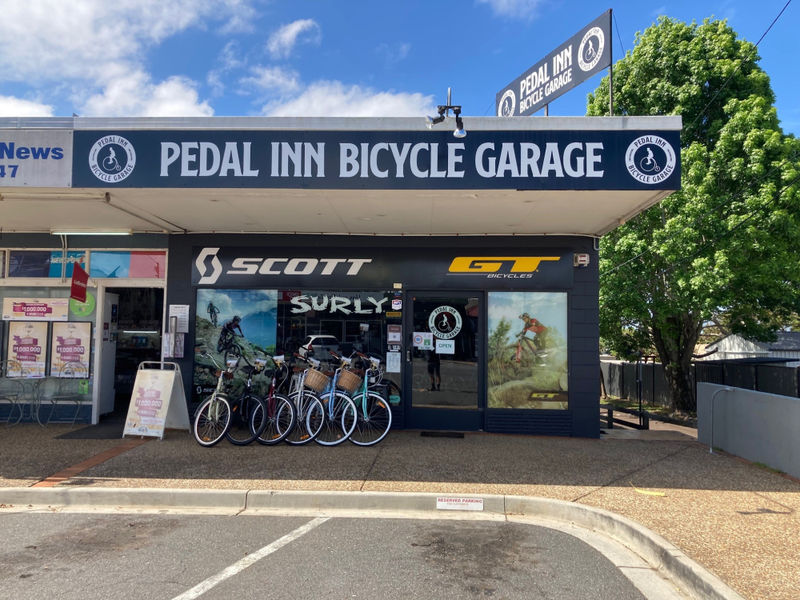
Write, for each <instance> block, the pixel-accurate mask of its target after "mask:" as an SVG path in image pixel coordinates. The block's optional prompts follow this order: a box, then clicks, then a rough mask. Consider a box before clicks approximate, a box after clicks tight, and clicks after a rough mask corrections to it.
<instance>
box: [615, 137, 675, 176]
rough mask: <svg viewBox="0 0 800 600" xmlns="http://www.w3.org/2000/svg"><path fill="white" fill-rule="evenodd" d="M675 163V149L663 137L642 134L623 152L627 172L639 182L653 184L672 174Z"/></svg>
mask: <svg viewBox="0 0 800 600" xmlns="http://www.w3.org/2000/svg"><path fill="white" fill-rule="evenodd" d="M676 164H677V161H676V158H675V150H674V149H673V148H672V145H671V144H670V143H669V142H667V141H666V140H665V139H664V138H661V137H658V136H655V135H643V136H641V137H639V138H637V139H635V140H634V141H633V142H631V144H630V145H629V146H628V149H627V151H626V152H625V166H626V167H627V170H628V174H629V175H630V176H631V177H633V178H634V179H636V180H637V181H640V182H641V183H646V184H654V183H658V182H659V181H664V180H665V179H667V178H668V177H669V176H670V175H672V173H673V171H674V170H675V166H676Z"/></svg>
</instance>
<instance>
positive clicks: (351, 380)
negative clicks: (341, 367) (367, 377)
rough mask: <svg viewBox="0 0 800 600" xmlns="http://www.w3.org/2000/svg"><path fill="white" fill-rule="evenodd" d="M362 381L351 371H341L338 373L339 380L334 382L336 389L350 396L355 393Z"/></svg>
mask: <svg viewBox="0 0 800 600" xmlns="http://www.w3.org/2000/svg"><path fill="white" fill-rule="evenodd" d="M363 381H364V380H363V379H361V377H359V376H358V375H356V374H355V373H353V372H352V371H342V372H341V373H339V379H337V380H336V387H337V388H339V389H340V390H344V391H345V392H348V393H350V394H352V393H353V392H355V391H356V390H357V389H358V388H359V387H360V386H361V383H362V382H363Z"/></svg>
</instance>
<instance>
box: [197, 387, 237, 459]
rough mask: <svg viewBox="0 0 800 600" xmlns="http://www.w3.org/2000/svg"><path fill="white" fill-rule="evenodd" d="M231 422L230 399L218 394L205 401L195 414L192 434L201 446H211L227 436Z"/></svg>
mask: <svg viewBox="0 0 800 600" xmlns="http://www.w3.org/2000/svg"><path fill="white" fill-rule="evenodd" d="M230 422H231V405H230V403H229V402H228V399H227V398H226V397H225V396H223V395H221V394H217V395H215V396H211V397H210V398H208V399H206V400H204V401H203V403H202V404H200V407H199V408H198V409H197V412H196V413H195V416H194V425H193V427H192V434H193V435H194V439H195V441H197V443H198V444H200V445H201V446H204V447H206V448H210V447H211V446H214V445H215V444H218V443H219V442H220V440H221V439H222V438H223V437H225V431H227V429H228V426H229V425H230Z"/></svg>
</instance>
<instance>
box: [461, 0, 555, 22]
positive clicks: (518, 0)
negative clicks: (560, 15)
mask: <svg viewBox="0 0 800 600" xmlns="http://www.w3.org/2000/svg"><path fill="white" fill-rule="evenodd" d="M477 2H478V4H488V5H489V6H490V7H491V8H492V12H494V14H496V15H498V16H500V17H516V18H523V19H532V18H533V17H535V16H536V13H537V12H538V10H537V9H538V8H539V6H540V5H541V4H542V3H543V0H477Z"/></svg>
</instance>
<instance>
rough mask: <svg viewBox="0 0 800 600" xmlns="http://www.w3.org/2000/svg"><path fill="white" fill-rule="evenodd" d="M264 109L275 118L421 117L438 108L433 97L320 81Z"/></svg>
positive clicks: (266, 113) (265, 112)
mask: <svg viewBox="0 0 800 600" xmlns="http://www.w3.org/2000/svg"><path fill="white" fill-rule="evenodd" d="M263 112H264V114H265V115H268V116H273V117H387V116H392V117H418V116H422V115H426V114H430V113H433V112H435V109H434V102H433V96H425V95H423V94H418V93H406V92H379V91H375V90H372V89H370V88H362V87H360V86H358V85H352V86H345V85H344V84H343V83H341V82H339V81H318V82H315V83H313V84H311V85H310V86H308V88H307V89H306V90H305V91H303V93H302V94H300V95H299V96H297V97H296V98H293V99H291V100H289V101H287V102H282V103H271V104H268V105H266V106H265V107H264V109H263Z"/></svg>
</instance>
